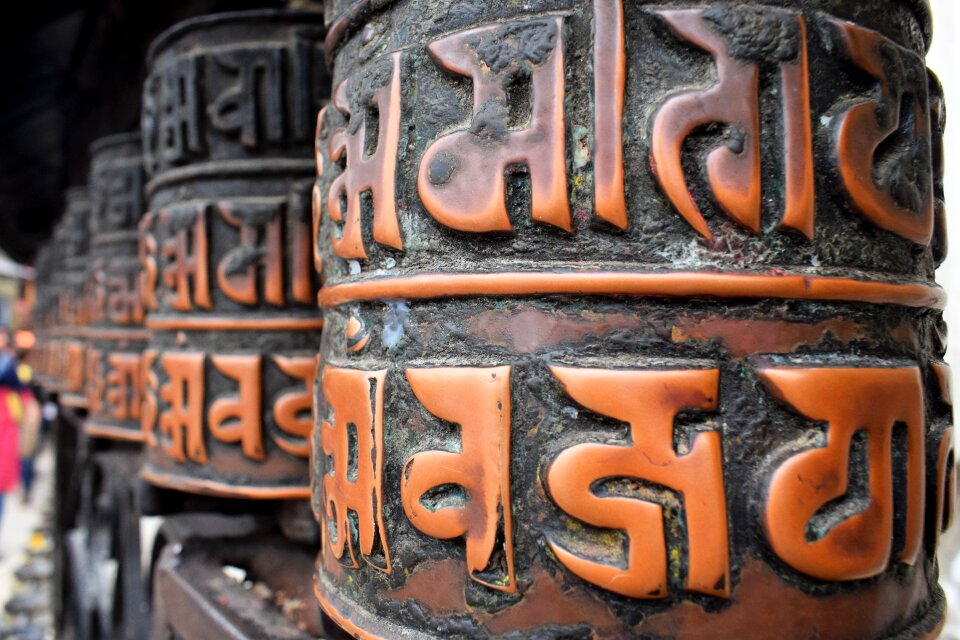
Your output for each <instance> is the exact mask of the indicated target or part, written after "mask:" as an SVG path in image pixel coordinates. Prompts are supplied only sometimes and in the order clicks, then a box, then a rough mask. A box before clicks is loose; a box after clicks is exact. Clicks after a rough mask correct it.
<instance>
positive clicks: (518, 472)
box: [312, 0, 954, 639]
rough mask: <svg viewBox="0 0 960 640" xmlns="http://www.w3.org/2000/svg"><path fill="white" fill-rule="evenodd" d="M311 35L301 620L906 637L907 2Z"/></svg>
mask: <svg viewBox="0 0 960 640" xmlns="http://www.w3.org/2000/svg"><path fill="white" fill-rule="evenodd" d="M771 5H776V6H771ZM326 8H327V18H328V20H330V24H329V28H330V35H329V37H328V40H327V53H328V55H329V56H331V59H332V65H333V69H334V87H335V89H334V100H333V104H332V105H331V106H329V107H327V108H326V109H325V110H324V111H323V112H322V113H321V115H320V119H319V125H318V142H317V152H318V160H319V163H320V177H319V180H318V184H317V190H316V192H315V207H316V211H315V226H316V227H317V229H316V232H317V236H316V241H317V248H318V254H319V255H318V266H319V267H321V269H322V276H323V283H324V286H323V289H322V290H321V294H320V299H321V303H322V306H323V311H324V318H325V322H326V324H325V328H324V340H323V343H322V347H321V353H320V357H321V358H320V365H319V366H320V369H319V373H318V377H319V382H318V385H317V408H316V421H317V423H316V428H315V432H314V451H315V455H314V458H313V460H314V468H313V474H312V477H313V501H314V510H315V513H316V515H317V518H318V520H319V521H320V522H321V524H322V527H323V530H324V535H323V540H324V541H323V546H322V549H321V552H320V557H319V559H318V562H317V568H318V572H317V580H316V592H317V596H318V599H319V601H320V603H321V605H322V606H323V608H324V609H325V611H326V612H327V613H328V614H329V615H330V616H331V617H333V618H334V619H335V620H336V621H337V622H338V623H340V624H341V625H342V626H343V627H344V628H346V629H347V630H348V631H350V632H351V633H352V634H355V635H356V636H357V637H360V638H470V639H473V638H486V637H518V638H519V637H523V638H543V639H546V638H636V637H643V638H697V639H700V638H784V639H794V638H796V639H805V638H811V637H816V638H832V639H853V638H915V637H916V638H927V637H934V635H935V634H936V632H937V629H938V628H939V626H940V625H941V624H942V620H943V615H944V599H943V593H942V591H941V589H940V588H939V586H938V585H937V581H936V576H937V567H936V559H935V558H936V556H935V549H936V546H937V541H938V538H939V536H940V533H941V530H942V529H943V528H944V527H945V526H946V525H947V523H948V522H949V519H950V515H951V512H952V502H953V494H954V481H953V473H954V472H953V456H954V454H953V444H952V437H953V430H952V416H951V395H950V382H949V369H948V368H947V366H946V365H945V364H944V362H943V355H944V350H945V348H944V325H943V322H942V318H941V310H942V308H943V304H944V295H943V292H942V290H941V289H940V288H938V287H937V285H936V284H935V283H934V281H933V280H934V270H935V268H936V266H937V265H938V264H939V262H940V261H942V259H943V252H944V231H943V217H944V210H943V202H942V197H943V184H942V180H943V179H942V168H941V165H940V162H941V150H940V145H941V139H942V127H943V113H944V112H943V100H942V95H941V92H940V88H939V85H938V83H937V82H936V79H935V78H934V77H933V76H932V74H930V73H929V72H928V71H927V69H926V67H925V64H924V55H925V52H926V50H927V47H928V45H929V35H930V31H931V29H930V16H929V9H928V7H927V6H926V3H925V2H923V1H922V0H915V1H909V2H908V1H905V0H901V1H890V0H864V1H862V2H857V3H850V2H847V1H846V0H806V1H804V0H780V1H778V2H775V3H767V4H764V5H761V4H747V3H730V2H714V1H711V0H707V1H705V2H690V3H686V4H684V3H679V2H665V1H664V2H653V3H640V2H624V1H623V0H593V1H589V0H564V1H561V2H557V1H554V0H522V1H521V0H503V1H501V2H483V1H475V0H470V1H466V2H465V1H461V0H456V1H450V0H403V1H397V2H391V1H389V0H379V1H378V0H360V1H353V2H351V1H350V0H329V1H328V2H327V7H326Z"/></svg>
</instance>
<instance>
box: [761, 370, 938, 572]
mask: <svg viewBox="0 0 960 640" xmlns="http://www.w3.org/2000/svg"><path fill="white" fill-rule="evenodd" d="M758 374H759V376H760V379H761V380H762V381H763V382H764V383H765V384H766V385H767V386H768V387H769V388H770V391H771V392H772V393H773V395H774V396H775V397H776V398H778V399H779V400H781V401H782V402H784V403H786V404H787V405H789V406H790V407H792V408H793V409H795V410H796V411H798V412H799V413H800V414H802V415H803V416H804V417H805V418H807V419H808V420H811V421H816V422H825V423H826V424H827V433H826V445H825V446H823V447H818V448H815V449H808V450H805V451H802V452H800V453H797V454H796V455H793V456H791V457H790V458H788V459H787V460H786V461H785V462H784V463H783V464H782V465H780V466H779V467H778V468H777V469H776V470H775V471H774V472H773V476H772V477H771V479H770V486H769V491H768V496H767V508H766V514H765V525H766V530H767V536H768V537H769V539H770V544H771V545H772V546H773V550H774V551H775V552H776V553H777V555H778V556H780V558H781V559H783V561H784V562H786V563H787V564H789V565H790V566H791V567H793V568H795V569H797V570H798V571H802V572H803V573H806V574H808V575H810V576H813V577H815V578H819V579H821V580H860V579H864V578H870V577H872V576H875V575H878V574H880V573H881V572H883V571H884V570H885V569H886V567H887V563H888V560H889V558H890V554H891V553H892V552H893V548H892V547H893V537H894V536H893V534H894V529H893V527H894V482H895V481H896V482H897V483H898V484H900V483H904V484H905V486H904V489H905V497H906V504H905V505H904V506H903V508H904V509H905V511H906V513H905V517H904V527H905V532H904V533H905V538H904V540H905V541H904V545H903V549H902V550H901V551H900V554H899V560H900V561H901V562H904V563H906V564H913V563H914V562H915V561H916V559H917V554H918V553H919V551H920V543H921V538H922V533H923V512H924V503H923V499H924V487H923V483H924V478H925V472H924V443H923V440H924V433H923V431H924V407H923V387H922V385H921V381H920V372H919V370H917V369H916V368H903V369H870V368H853V369H843V368H836V369H802V368H770V369H760V370H759V371H758ZM898 424H900V425H904V426H905V429H906V451H905V452H904V453H905V455H906V477H903V478H895V477H894V473H893V438H894V427H895V425H898ZM858 433H862V434H863V435H865V436H866V444H865V447H866V457H867V463H866V465H865V466H866V469H863V468H859V469H858V468H851V465H850V460H851V452H852V451H851V450H852V449H853V446H854V440H855V436H857V434H858ZM858 472H861V473H864V472H865V473H867V474H868V475H869V478H868V482H867V486H866V488H865V490H864V493H866V494H867V495H866V496H865V497H866V498H867V500H866V502H865V506H862V508H859V509H856V510H855V513H854V514H853V515H850V514H851V510H850V509H849V508H847V509H841V508H839V507H838V508H835V509H831V508H830V506H829V505H830V503H834V506H836V503H835V501H837V500H838V499H839V498H843V497H844V496H846V495H847V494H848V492H850V491H851V490H852V487H851V484H852V483H851V482H850V480H849V478H851V475H853V474H856V473H858ZM857 498H858V496H848V499H847V500H846V502H847V503H848V504H853V505H856V504H857V503H856V502H854V501H856V500H857Z"/></svg>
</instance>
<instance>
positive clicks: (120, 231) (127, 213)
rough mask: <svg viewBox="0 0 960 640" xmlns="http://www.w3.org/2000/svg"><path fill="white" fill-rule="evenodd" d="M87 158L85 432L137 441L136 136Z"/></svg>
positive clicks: (139, 177)
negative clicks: (88, 236)
mask: <svg viewBox="0 0 960 640" xmlns="http://www.w3.org/2000/svg"><path fill="white" fill-rule="evenodd" d="M90 155H91V160H90V191H91V200H92V207H91V215H90V221H89V228H90V234H91V238H92V242H91V244H92V247H91V252H90V270H89V272H88V278H87V282H86V285H85V291H84V295H85V299H86V301H87V308H88V310H89V311H88V328H87V334H88V335H89V338H90V342H89V347H88V349H87V357H86V365H85V370H86V374H85V379H86V399H87V411H88V418H87V422H86V424H85V425H84V430H85V431H86V433H87V434H88V435H90V436H94V437H98V438H108V439H111V440H125V441H130V442H140V441H142V440H143V434H142V432H141V431H140V405H141V402H142V398H141V380H140V369H141V364H140V358H141V355H142V353H143V349H144V347H145V346H146V339H147V334H146V330H145V329H144V327H143V318H144V314H143V305H142V304H141V302H140V287H139V263H138V261H137V223H138V222H139V220H140V216H141V215H142V213H143V184H144V176H143V161H142V151H141V143H140V135H139V134H138V133H129V134H118V135H114V136H108V137H106V138H101V139H100V140H97V141H96V142H94V143H93V145H92V146H91V149H90Z"/></svg>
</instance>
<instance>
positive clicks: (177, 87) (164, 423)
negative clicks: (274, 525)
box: [140, 11, 329, 498]
mask: <svg viewBox="0 0 960 640" xmlns="http://www.w3.org/2000/svg"><path fill="white" fill-rule="evenodd" d="M323 36H324V31H323V28H322V25H321V20H320V17H319V15H318V14H313V13H296V12H282V11H265V12H251V13H237V14H222V15H214V16H208V17H205V18H200V19H196V20H191V21H187V22H185V23H182V24H180V25H178V26H175V27H174V28H173V29H171V30H170V31H168V32H167V33H165V34H164V35H162V36H160V38H159V39H158V40H157V41H156V42H155V43H154V44H153V46H152V49H151V54H150V75H149V78H148V79H147V82H146V86H145V88H144V101H143V105H144V106H143V135H144V158H145V163H146V168H147V172H148V175H149V182H148V184H147V193H148V198H149V207H148V213H147V214H146V215H145V216H144V218H143V220H142V222H141V225H140V262H141V268H142V274H141V294H142V299H143V303H144V305H145V307H146V310H147V321H146V324H147V328H148V330H149V331H150V344H149V348H148V349H147V351H146V352H145V354H144V359H143V368H142V372H141V375H142V381H143V389H144V404H143V413H142V416H141V421H142V426H143V434H144V437H145V438H146V443H147V460H146V466H145V469H144V476H145V477H146V478H147V479H148V480H149V481H150V482H152V483H154V484H157V485H160V486H163V487H168V488H174V489H181V490H184V491H192V492H197V493H206V494H214V495H223V496H235V497H249V498H298V497H299V498H303V497H306V496H307V495H308V489H307V485H308V473H307V457H308V455H309V446H308V440H307V436H308V433H309V429H310V422H311V421H310V409H311V390H312V388H313V378H314V372H315V370H316V363H315V354H316V348H317V345H318V344H319V340H320V328H321V325H322V323H321V320H320V318H319V313H318V312H317V310H316V293H317V287H316V276H315V273H314V270H313V267H312V264H311V248H310V234H309V230H310V190H311V187H312V179H311V175H312V174H313V172H314V168H313V167H314V163H313V154H312V151H311V149H312V139H313V128H314V121H313V115H314V114H315V113H316V112H317V110H318V109H319V108H320V106H321V104H322V100H323V99H324V97H325V96H326V95H328V92H329V78H328V76H326V71H325V68H324V65H323V61H322V55H321V49H322V40H323Z"/></svg>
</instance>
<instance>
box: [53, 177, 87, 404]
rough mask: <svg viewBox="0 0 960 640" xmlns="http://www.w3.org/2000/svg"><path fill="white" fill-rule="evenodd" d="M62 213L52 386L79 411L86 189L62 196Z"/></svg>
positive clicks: (56, 259) (55, 239)
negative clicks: (63, 207)
mask: <svg viewBox="0 0 960 640" xmlns="http://www.w3.org/2000/svg"><path fill="white" fill-rule="evenodd" d="M64 200H65V203H66V204H65V210H64V214H63V217H62V218H61V220H60V223H59V224H58V226H57V228H56V230H55V232H54V237H53V244H54V247H55V249H54V256H53V261H54V269H55V272H54V275H53V282H52V284H53V287H52V289H53V291H52V294H53V296H54V301H55V302H54V304H55V305H56V306H55V308H56V311H55V317H56V326H55V327H54V329H53V335H54V336H56V337H55V338H54V340H53V351H54V362H55V364H54V374H53V387H54V389H55V390H56V391H58V392H59V393H60V404H62V405H64V406H68V407H72V408H77V409H82V408H84V407H85V406H86V398H85V396H84V392H83V385H84V366H83V360H84V355H85V353H86V338H85V336H84V324H85V323H86V311H85V307H86V306H85V304H84V299H83V286H84V280H85V278H86V273H87V261H88V255H87V254H88V252H89V248H90V233H89V232H88V231H87V223H88V220H89V217H90V194H89V190H88V189H87V187H86V186H83V187H72V188H70V189H67V191H66V193H65V194H64Z"/></svg>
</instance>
